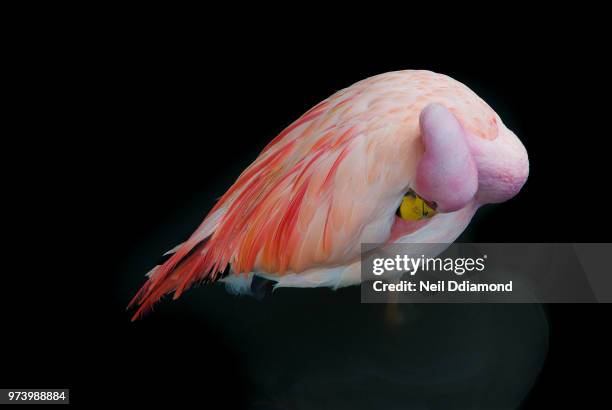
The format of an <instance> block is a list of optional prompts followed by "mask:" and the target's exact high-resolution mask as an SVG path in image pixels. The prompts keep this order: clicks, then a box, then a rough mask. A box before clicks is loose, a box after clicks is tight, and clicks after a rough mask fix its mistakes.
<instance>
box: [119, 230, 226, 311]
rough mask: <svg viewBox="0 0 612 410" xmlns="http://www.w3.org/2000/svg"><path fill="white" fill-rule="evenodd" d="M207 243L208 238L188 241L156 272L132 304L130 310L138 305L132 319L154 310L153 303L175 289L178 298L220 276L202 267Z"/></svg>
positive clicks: (175, 296) (156, 269)
mask: <svg viewBox="0 0 612 410" xmlns="http://www.w3.org/2000/svg"><path fill="white" fill-rule="evenodd" d="M206 243H207V241H206V240H204V241H201V242H198V243H197V244H196V245H194V246H189V245H188V244H185V245H184V246H183V247H181V248H180V249H179V250H178V251H177V252H176V253H175V254H174V255H172V257H171V258H170V259H168V260H167V261H166V262H165V263H164V264H163V265H160V266H158V267H156V268H155V269H154V270H153V271H152V274H151V276H150V277H149V279H148V280H147V282H146V283H145V284H144V285H143V286H142V288H141V289H140V290H139V291H138V293H136V295H135V296H134V297H133V298H132V300H131V301H130V303H129V305H128V309H130V308H132V307H135V306H138V309H137V310H136V313H135V314H134V316H133V317H132V321H134V320H136V319H138V318H140V317H142V315H143V314H145V313H146V312H148V311H149V310H151V308H152V307H153V305H154V304H155V303H156V302H157V301H159V300H160V299H161V298H162V297H164V296H165V295H167V294H169V293H171V292H175V294H174V299H176V298H178V297H179V296H180V294H181V293H182V291H184V290H185V289H187V288H189V287H191V286H192V285H193V284H194V283H195V282H196V281H198V280H200V281H204V280H215V279H216V276H217V275H213V274H211V271H210V270H208V271H206V270H205V269H204V268H203V266H202V261H203V260H205V259H206V258H205V257H203V254H205V252H206Z"/></svg>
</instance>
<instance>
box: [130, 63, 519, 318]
mask: <svg viewBox="0 0 612 410" xmlns="http://www.w3.org/2000/svg"><path fill="white" fill-rule="evenodd" d="M527 174H528V159H527V154H526V151H525V149H524V147H523V145H522V144H521V142H520V141H519V140H518V138H517V137H516V136H515V135H514V134H513V133H512V132H511V131H510V130H508V129H507V128H506V127H505V126H504V124H503V123H502V121H501V119H500V118H499V116H498V115H497V114H496V113H495V112H494V111H493V110H492V109H491V108H490V107H489V106H488V105H487V104H486V103H485V102H484V101H483V100H482V99H480V98H479V97H478V96H477V95H476V94H475V93H473V92H472V91H471V90H470V89H469V88H468V87H466V86H465V85H463V84H461V83H459V82H457V81H455V80H453V79H452V78H450V77H448V76H445V75H441V74H436V73H433V72H430V71H412V70H407V71H398V72H391V73H386V74H381V75H377V76H375V77H371V78H368V79H365V80H363V81H360V82H358V83H356V84H354V85H352V86H350V87H348V88H346V89H343V90H341V91H338V92H337V93H335V94H333V95H332V96H331V97H329V98H327V99H326V100H324V101H322V102H321V103H319V104H317V105H316V106H315V107H313V108H312V109H310V110H309V111H307V112H306V113H305V114H304V115H302V116H301V117H300V118H299V119H298V120H296V121H295V122H294V123H292V124H291V125H289V126H288V127H287V128H286V129H285V130H284V131H283V132H281V133H280V134H279V135H278V136H277V137H276V138H274V139H273V140H272V141H271V142H270V143H269V144H268V146H266V148H264V150H263V151H262V152H261V154H260V155H259V156H258V157H257V158H256V159H255V161H254V162H253V163H252V164H251V165H250V166H249V167H248V168H247V169H246V170H245V171H244V172H243V173H242V174H241V175H240V176H239V177H238V179H237V180H236V182H235V183H234V184H233V185H232V186H231V187H230V188H229V190H228V191H227V192H226V193H225V194H224V195H223V196H222V197H221V198H220V199H219V201H218V202H217V204H216V205H215V207H214V208H213V209H212V210H211V211H210V213H209V214H208V215H207V217H206V218H205V219H204V221H203V222H202V224H201V225H200V226H199V228H198V229H197V230H196V231H195V232H194V233H193V235H192V236H191V237H190V238H189V239H188V240H187V241H186V242H185V243H183V244H181V245H179V246H178V247H177V248H175V249H173V250H172V251H171V253H172V256H171V257H170V258H169V259H168V260H167V261H166V262H165V263H164V264H163V265H161V266H157V267H156V268H154V269H153V270H152V271H151V272H150V273H149V279H148V281H147V282H146V283H145V285H144V286H143V288H142V289H141V290H140V291H139V292H138V294H137V295H136V296H135V297H134V299H133V300H132V303H133V304H138V305H140V307H139V309H138V311H137V312H136V315H135V317H138V316H140V315H141V314H142V313H143V312H144V311H146V310H147V309H149V308H150V307H151V306H152V305H153V303H155V302H156V301H157V300H158V299H160V298H161V297H163V296H164V295H165V294H167V293H171V292H173V291H174V297H175V298H177V297H178V296H180V294H181V293H182V292H183V291H184V290H186V289H187V288H189V287H191V286H192V285H193V284H195V283H197V282H202V281H214V280H217V279H221V280H223V281H224V282H226V283H227V285H228V287H229V288H230V289H233V290H234V291H238V292H244V291H248V289H249V284H250V281H251V279H252V277H253V275H255V274H257V275H258V276H262V277H264V278H268V279H271V280H274V281H275V282H276V286H300V287H311V286H329V287H334V288H336V287H339V286H347V285H351V284H356V283H359V256H360V245H361V244H362V243H388V242H414V243H419V242H421V243H426V242H441V243H450V242H452V241H453V240H455V239H456V238H457V236H458V235H459V234H460V233H461V232H462V231H463V230H464V229H465V227H466V226H467V224H468V223H469V221H470V219H471V218H472V216H473V215H474V213H475V212H476V210H477V208H478V207H479V206H481V205H483V204H485V203H490V202H501V201H504V200H507V199H509V198H511V197H512V196H514V195H515V194H516V193H517V192H518V190H520V188H521V187H522V185H523V184H524V182H525V180H526V178H527ZM410 189H414V190H415V191H416V192H417V193H418V194H419V195H420V196H422V197H423V198H424V199H425V200H427V201H429V202H428V203H431V204H435V205H436V206H438V211H439V212H438V213H437V214H436V215H435V216H434V217H432V218H430V219H426V220H418V221H406V220H403V219H402V218H399V217H398V216H397V215H396V210H397V209H398V207H399V205H400V204H401V203H402V198H403V197H404V194H405V193H406V192H407V191H408V190H410ZM228 267H229V268H230V274H229V275H228V276H226V277H225V278H221V277H220V276H221V275H220V274H221V273H222V272H223V271H225V270H226V268H228Z"/></svg>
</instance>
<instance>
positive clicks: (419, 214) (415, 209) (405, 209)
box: [397, 189, 437, 221]
mask: <svg viewBox="0 0 612 410" xmlns="http://www.w3.org/2000/svg"><path fill="white" fill-rule="evenodd" d="M436 213H437V212H436V205H435V203H428V202H427V201H425V200H424V199H423V198H421V197H420V196H418V195H417V193H416V192H414V191H413V190H412V189H411V190H410V191H408V192H407V193H406V195H404V198H402V203H401V205H400V207H399V208H398V209H397V216H399V217H400V218H402V219H404V220H406V221H418V220H421V219H424V218H431V217H432V216H434V215H435V214H436Z"/></svg>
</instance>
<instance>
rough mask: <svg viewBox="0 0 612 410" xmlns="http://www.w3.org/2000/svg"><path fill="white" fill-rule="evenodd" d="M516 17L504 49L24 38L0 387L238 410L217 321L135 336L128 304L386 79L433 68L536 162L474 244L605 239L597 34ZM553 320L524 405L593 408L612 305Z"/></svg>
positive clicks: (167, 315)
mask: <svg viewBox="0 0 612 410" xmlns="http://www.w3.org/2000/svg"><path fill="white" fill-rule="evenodd" d="M516 23H517V22H516V21H515V22H511V23H508V24H507V25H503V26H499V27H497V30H496V31H495V33H496V34H495V35H494V36H493V37H492V38H489V37H490V36H488V35H485V34H483V33H478V32H474V33H471V32H470V33H469V35H466V36H465V38H461V39H459V38H457V37H455V36H454V35H450V34H442V33H439V34H440V35H439V37H437V36H432V35H431V34H429V35H427V36H424V37H422V38H423V41H418V42H415V40H414V39H413V38H414V33H411V37H410V39H409V40H406V41H405V42H404V41H397V42H391V41H389V37H391V36H390V35H389V36H385V35H383V36H382V38H374V37H370V36H365V37H366V38H365V39H361V37H360V38H359V40H356V39H355V38H354V37H350V36H347V33H346V32H345V33H328V34H326V35H325V36H324V38H323V39H319V38H318V37H317V38H316V39H315V38H314V37H311V36H310V35H308V34H309V33H308V32H305V33H304V34H305V35H304V36H299V37H296V38H295V39H293V38H287V37H286V36H285V35H284V34H283V33H282V32H275V31H274V30H272V32H270V33H268V34H267V35H264V36H261V37H259V36H257V37H255V36H254V33H255V32H256V31H257V30H254V29H249V30H246V31H245V32H239V31H238V27H235V26H232V27H233V29H232V30H231V31H233V32H234V34H237V39H235V40H234V39H232V38H230V36H225V35H221V34H220V32H219V31H215V30H212V29H203V30H202V29H201V26H198V27H197V28H193V27H192V26H189V25H187V27H185V26H183V25H182V24H180V21H179V22H176V21H175V22H174V24H172V25H167V24H165V23H163V20H161V21H158V20H156V22H153V23H151V22H150V23H148V24H145V25H143V26H142V27H141V26H140V25H134V26H131V25H127V26H126V25H122V29H121V31H117V30H118V29H117V27H116V26H115V25H114V24H110V23H109V24H101V25H99V26H97V27H99V30H94V33H89V34H91V36H88V37H86V38H80V35H81V34H82V33H83V30H84V26H87V23H86V22H84V23H82V24H80V25H79V27H78V28H72V29H67V28H65V27H64V26H61V27H60V26H56V27H54V28H53V35H52V36H51V35H49V34H50V32H49V31H47V32H43V33H37V34H36V35H31V36H26V37H27V39H26V41H27V44H28V47H27V48H24V47H21V48H20V47H16V51H17V55H18V57H17V58H16V59H15V60H14V62H15V63H16V68H17V70H16V74H15V77H13V85H15V86H17V88H18V89H19V90H20V92H18V93H17V94H16V96H15V99H14V102H13V104H12V108H13V109H14V110H15V113H16V117H15V118H17V119H18V121H17V123H16V125H17V126H16V127H15V129H14V130H13V132H14V135H15V138H13V139H12V141H11V142H10V143H11V144H13V145H11V146H8V144H9V142H7V147H6V150H4V152H3V154H4V157H5V161H4V165H5V172H4V175H5V181H6V182H5V186H6V188H7V189H10V194H9V195H8V199H7V202H8V204H9V205H11V207H10V211H7V212H6V213H5V215H4V217H5V226H6V227H7V232H8V227H9V226H10V227H11V228H14V229H11V230H10V235H9V234H8V233H7V239H8V241H9V242H10V245H7V247H6V248H5V249H6V250H7V254H6V255H5V261H6V265H5V269H4V270H3V271H4V272H3V274H4V277H5V278H6V286H5V287H4V286H3V298H2V303H3V306H2V314H1V318H2V325H3V327H4V330H3V332H2V341H3V351H4V352H5V353H4V357H3V358H2V365H1V366H0V386H2V387H11V388H12V387H15V388H18V387H47V386H48V387H57V388H64V387H68V388H71V389H72V398H71V399H72V401H73V402H74V403H82V404H84V403H91V402H113V401H115V400H117V397H121V398H122V399H123V400H126V401H128V402H131V403H146V402H149V401H150V402H156V403H159V402H175V401H181V402H182V401H188V400H205V401H207V400H213V398H212V397H213V396H214V397H215V398H217V399H219V398H221V399H223V400H225V405H226V406H227V407H238V408H241V407H244V405H245V403H246V401H247V400H248V399H249V397H251V394H252V391H253V389H254V387H253V383H254V382H253V380H250V379H249V376H248V372H247V371H246V370H245V368H244V366H243V364H242V363H243V362H242V358H241V357H240V354H239V353H237V350H236V349H234V347H233V346H232V345H231V343H227V342H226V341H225V337H226V336H225V335H224V334H223V333H222V332H219V331H218V329H217V328H216V327H215V326H216V325H215V324H214V323H207V321H206V319H205V318H204V319H203V318H201V317H197V318H196V317H193V315H194V313H193V312H191V313H190V311H189V310H187V309H185V308H182V307H181V303H182V300H179V301H175V302H165V303H163V304H162V305H164V306H162V307H160V308H159V310H158V311H156V312H155V313H154V314H152V315H150V316H148V317H147V318H145V320H143V321H141V322H138V323H136V324H132V323H130V322H129V317H130V316H129V313H128V312H126V311H125V306H126V305H127V302H128V300H129V296H130V295H131V293H133V292H135V291H136V290H137V288H138V286H139V285H140V284H141V283H142V279H143V278H142V274H144V273H145V272H146V270H147V269H148V268H150V266H151V265H153V264H154V262H155V261H156V258H157V256H159V255H161V253H163V252H164V251H165V250H167V249H169V248H171V247H173V246H174V245H175V244H176V243H178V242H181V241H182V240H184V238H185V237H186V236H188V235H189V234H190V233H191V232H192V231H193V230H194V229H195V227H196V226H197V225H198V224H199V222H200V220H201V218H202V217H203V215H204V214H205V213H206V212H207V211H208V210H209V209H210V207H212V205H213V204H214V201H215V198H217V197H218V196H220V195H222V194H223V192H224V191H225V189H227V187H229V186H230V185H231V183H232V182H233V180H234V179H235V178H236V177H237V176H238V175H239V173H240V172H241V170H242V169H244V167H246V166H247V165H248V164H249V163H250V162H251V161H252V160H253V159H254V158H255V157H256V155H257V153H258V152H259V151H260V150H261V149H262V148H263V147H264V146H265V144H266V143H267V142H268V141H269V140H270V139H271V138H273V137H274V136H275V135H276V134H277V133H278V132H280V131H281V130H282V129H283V128H284V127H285V126H287V125H288V124H289V123H290V122H291V121H292V120H294V119H296V118H297V117H298V116H299V115H300V114H301V113H303V112H304V111H306V110H307V109H308V108H310V107H311V106H313V105H314V104H316V103H317V102H319V101H320V100H322V99H324V98H326V97H327V96H329V95H330V94H332V93H333V92H335V91H337V90H339V89H341V88H344V87H346V86H349V85H350V84H352V83H354V82H355V81H358V80H360V79H363V78H366V77H368V76H371V75H375V74H378V73H382V72H386V71H392V70H399V69H406V68H419V69H429V70H432V71H436V72H441V73H445V74H447V75H450V76H451V77H453V78H455V79H457V80H459V81H461V82H463V83H465V84H466V85H468V86H469V87H470V88H472V90H474V91H475V92H476V93H477V94H479V95H480V96H481V97H482V98H483V99H484V100H486V101H487V102H488V103H489V104H490V105H491V106H492V107H493V108H494V109H495V110H496V111H497V112H498V113H499V114H500V116H501V117H502V119H503V120H504V122H505V124H506V125H507V126H508V127H509V128H510V129H512V130H514V131H515V133H516V134H517V135H518V136H519V137H520V138H521V140H522V141H523V143H524V144H525V146H526V148H527V151H528V153H529V156H530V163H531V170H530V177H529V180H528V182H527V184H526V186H525V187H524V189H523V190H522V191H521V193H520V194H519V195H518V196H517V197H516V198H514V199H513V200H511V201H509V202H507V203H505V204H501V205H496V206H490V207H487V208H485V209H483V210H481V211H479V214H478V215H477V217H476V218H475V221H474V223H473V224H472V226H471V227H470V228H469V230H468V231H467V232H466V234H465V238H466V239H469V240H472V241H475V242H606V241H609V239H610V238H609V232H610V231H609V228H610V227H609V216H608V211H607V208H608V205H607V203H608V199H607V191H608V189H609V188H608V186H609V177H610V172H609V161H610V160H609V153H608V152H609V151H608V149H607V146H606V143H607V140H608V139H609V129H608V128H609V108H608V106H607V105H606V103H605V95H606V92H607V91H606V88H607V87H608V86H609V84H608V81H609V80H608V77H607V76H608V72H607V70H606V68H605V67H604V66H603V65H602V64H603V62H602V59H601V49H600V48H599V44H598V42H597V39H598V38H599V37H598V33H597V32H593V33H590V32H587V33H582V34H583V35H582V36H580V37H578V36H576V35H575V33H571V32H570V33H568V32H563V31H559V32H554V33H553V32H551V31H549V30H541V32H540V33H533V34H532V33H530V34H525V33H523V34H524V37H523V36H519V35H518V34H517V33H516V28H517V24H516ZM500 24H501V23H500ZM519 26H520V25H519ZM127 27H132V28H127ZM510 28H513V29H514V32H513V33H512V34H511V35H510V36H509V37H504V38H501V37H498V36H499V33H500V32H503V31H506V32H507V31H509V29H510ZM536 31H537V30H536ZM225 32H227V27H226V29H225ZM383 34H384V33H383ZM389 34H390V33H389ZM407 35H408V34H407ZM368 37H369V38H368ZM393 38H394V39H396V40H398V39H399V40H401V31H400V33H394V34H393ZM608 95H609V94H608ZM18 113H20V114H18ZM189 293H190V295H189V296H186V297H192V298H193V297H195V298H197V294H198V290H195V291H192V292H189ZM319 294H320V293H319ZM326 297H327V296H326ZM545 310H546V312H547V316H548V321H549V326H550V328H549V331H550V334H549V338H550V339H549V340H550V342H549V351H548V356H547V359H546V362H545V365H544V368H543V371H542V373H541V375H540V376H539V378H538V381H537V383H536V385H535V386H534V388H533V390H532V391H531V393H530V394H529V396H528V397H527V398H526V399H525V401H524V403H523V406H524V408H539V407H543V406H547V405H552V404H557V403H563V404H573V405H581V406H584V405H585V404H584V403H590V407H592V406H595V405H597V403H598V400H600V399H602V398H604V397H605V392H606V391H605V389H606V388H607V387H606V385H605V382H606V376H605V374H606V371H607V369H609V368H610V364H611V363H610V355H609V346H610V342H611V340H610V336H609V335H608V332H607V329H608V328H609V323H610V319H609V318H610V313H611V310H610V308H609V306H607V305H549V306H546V307H545ZM279 326H282V324H279ZM202 340H204V341H206V342H205V343H202ZM279 342H282V341H279Z"/></svg>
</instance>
